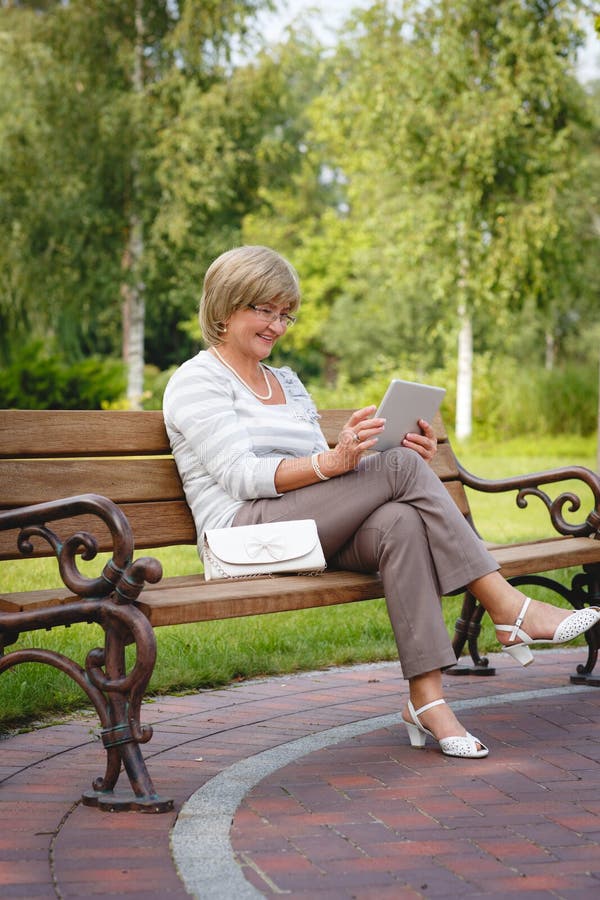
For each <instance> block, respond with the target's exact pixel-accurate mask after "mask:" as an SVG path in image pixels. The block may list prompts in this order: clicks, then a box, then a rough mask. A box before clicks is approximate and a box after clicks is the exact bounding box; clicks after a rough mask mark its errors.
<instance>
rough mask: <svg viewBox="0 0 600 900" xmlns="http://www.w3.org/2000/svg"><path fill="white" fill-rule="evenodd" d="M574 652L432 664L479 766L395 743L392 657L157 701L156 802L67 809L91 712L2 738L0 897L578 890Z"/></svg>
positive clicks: (592, 850) (586, 851)
mask: <svg viewBox="0 0 600 900" xmlns="http://www.w3.org/2000/svg"><path fill="white" fill-rule="evenodd" d="M584 657H585V651H584V650H583V649H582V648H578V649H574V650H555V651H544V652H543V653H538V654H537V655H536V664H535V665H534V666H532V667H530V668H529V669H527V670H524V669H522V668H521V667H520V666H517V665H516V664H514V663H513V662H512V660H510V659H504V658H503V657H502V658H501V657H499V656H498V657H494V658H493V664H494V665H496V667H497V672H498V674H497V675H496V676H495V677H492V678H476V677H465V678H452V677H450V676H446V678H445V682H446V691H447V696H448V699H450V700H452V701H454V702H455V704H456V706H457V707H458V708H459V709H460V713H459V714H460V718H461V720H462V721H463V723H464V724H465V725H466V727H467V728H469V729H470V730H471V731H473V732H474V733H475V734H477V735H478V736H479V737H480V738H481V739H482V740H483V741H484V742H485V743H486V744H488V746H489V747H490V756H489V757H488V758H487V759H484V760H473V761H466V760H456V759H449V758H446V757H443V756H442V755H441V754H440V753H439V751H438V750H437V749H436V748H435V747H434V746H433V744H428V745H427V749H426V750H415V749H412V748H410V747H409V744H408V738H407V735H406V732H405V730H404V729H403V727H402V726H401V724H399V723H398V716H397V713H398V710H399V709H400V707H401V705H402V702H403V699H404V697H405V695H406V686H405V683H404V681H403V680H402V679H401V677H400V674H399V670H398V666H397V665H395V664H383V665H377V666H370V667H357V668H349V669H341V670H340V669H336V670H331V671H327V672H316V673H309V674H302V675H296V676H290V677H286V678H273V679H266V680H260V681H251V682H246V683H243V684H239V685H236V686H232V687H230V688H227V689H226V690H216V691H203V692H201V693H199V694H194V695H188V696H183V697H166V698H160V699H158V700H156V701H155V702H153V703H148V704H146V705H145V706H144V711H143V721H144V722H152V724H153V725H154V729H155V731H154V737H153V738H152V741H151V742H150V744H148V745H146V747H145V748H144V751H145V755H146V758H147V759H148V764H149V769H150V773H151V775H152V778H153V780H154V783H155V785H156V786H157V789H158V790H159V792H160V793H161V794H163V795H165V796H171V797H173V798H174V799H175V804H176V809H175V812H173V813H166V814H162V815H143V814H139V813H122V814H110V813H101V812H99V811H98V810H95V809H90V808H88V807H84V806H83V805H81V804H80V803H79V799H78V798H79V796H80V794H81V792H82V791H84V790H87V789H88V788H89V787H90V785H91V781H92V779H93V778H94V777H96V776H97V775H99V774H102V772H103V750H102V747H101V745H100V744H99V742H98V741H97V739H96V737H95V731H96V720H95V718H94V717H92V716H79V717H76V718H74V719H72V720H69V721H68V722H65V723H63V724H57V725H53V726H51V727H47V728H42V729H39V730H36V731H33V732H30V733H25V734H21V735H14V736H11V737H10V738H7V739H5V740H2V741H0V750H1V751H2V755H1V757H0V817H1V819H0V821H1V822H2V828H1V830H0V897H2V898H3V900H12V898H18V897H26V898H32V900H33V898H57V897H58V898H84V897H94V898H101V897H111V896H113V897H114V896H119V897H124V898H128V900H133V898H138V897H139V898H142V897H144V898H148V897H157V898H158V897H169V898H183V897H187V896H189V893H190V892H191V893H193V894H194V895H196V896H201V897H203V898H204V897H214V898H217V897H219V898H222V900H240V898H243V897H260V896H266V897H271V896H274V895H276V894H281V893H284V894H286V895H287V896H291V897H294V898H304V897H306V898H308V897H311V898H320V900H327V898H336V900H338V898H339V900H341V898H357V900H366V898H370V897H373V898H375V897H376V898H377V900H380V898H386V897H392V896H393V897H394V898H404V897H411V898H415V897H424V898H426V897H438V898H440V897H441V898H454V897H465V896H466V897H470V898H477V897H486V898H500V897H507V896H510V895H513V894H515V895H516V894H519V895H524V896H526V897H527V898H531V900H534V898H536V897H564V898H573V900H574V898H592V897H597V896H598V895H599V894H600V853H599V846H598V845H599V843H600V790H599V788H600V765H599V764H598V763H599V760H600V689H598V688H585V687H583V688H581V687H571V686H569V683H568V676H569V674H570V673H571V672H573V671H574V669H575V665H576V663H577V662H580V661H582V659H583V658H584ZM211 810H212V812H211ZM207 811H208V815H207ZM232 819H233V822H232V821H231V820H232ZM173 826H175V827H173ZM177 867H179V871H178V868H177ZM188 889H189V892H188Z"/></svg>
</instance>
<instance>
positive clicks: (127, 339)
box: [121, 0, 146, 409]
mask: <svg viewBox="0 0 600 900" xmlns="http://www.w3.org/2000/svg"><path fill="white" fill-rule="evenodd" d="M135 35H136V37H135V48H134V61H133V77H132V83H133V94H134V102H135V104H136V106H139V103H140V102H141V99H142V94H143V90H144V72H143V54H144V23H143V19H142V0H136V3H135ZM138 168H139V167H138V158H137V155H136V153H135V151H134V155H133V157H132V160H131V196H130V212H129V229H128V232H129V233H128V238H127V246H126V247H125V251H124V253H123V270H124V272H123V274H124V280H123V283H122V285H121V297H122V300H123V359H124V361H125V365H126V366H127V400H128V402H129V406H130V408H131V409H141V405H142V394H143V392H144V323H145V315H146V304H145V297H144V290H145V285H144V282H143V281H142V278H141V270H142V258H143V254H144V232H143V226H142V220H141V217H140V215H139V212H138V209H137V203H138V196H137V193H138V191H137V188H138Z"/></svg>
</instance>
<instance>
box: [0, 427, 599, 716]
mask: <svg viewBox="0 0 600 900" xmlns="http://www.w3.org/2000/svg"><path fill="white" fill-rule="evenodd" d="M542 448H543V453H542V452H541V450H542ZM492 452H493V455H492ZM458 453H459V456H460V459H461V462H462V463H463V465H465V466H466V468H468V469H469V470H470V471H471V472H473V473H474V474H476V475H480V476H483V477H494V478H498V477H503V476H509V475H514V474H518V473H522V472H531V471H541V470H544V469H550V468H555V467H557V466H563V465H567V464H570V465H572V464H578V465H585V466H588V467H590V468H591V467H592V466H593V464H594V456H595V444H594V441H593V440H592V439H587V440H584V439H577V441H576V442H575V443H573V442H572V441H570V440H569V441H567V440H566V439H555V440H550V441H548V440H544V442H543V444H542V443H541V442H540V443H539V444H535V445H533V444H530V443H528V442H526V441H511V442H507V443H506V444H505V445H504V447H503V448H502V452H499V450H498V446H497V445H493V447H492V446H491V445H490V447H488V446H486V445H485V444H469V445H467V446H465V447H461V448H458ZM554 493H556V491H555V492H554ZM590 496H591V495H590ZM470 502H471V506H472V509H473V513H474V516H475V521H476V523H477V525H478V528H479V530H480V533H481V534H482V536H483V537H485V538H486V540H490V541H494V542H510V541H515V540H521V539H527V538H534V537H541V536H544V535H546V534H547V535H550V534H551V531H552V530H551V526H550V524H549V517H548V513H547V511H546V509H545V507H544V505H543V503H541V501H539V500H538V499H536V498H532V499H531V501H530V503H529V506H528V508H527V509H525V510H520V509H518V508H517V506H516V505H515V500H514V494H511V495H507V496H506V497H504V496H500V495H487V496H484V495H478V494H474V492H470ZM590 502H591V501H589V500H588V501H586V503H587V506H588V507H589V503H590ZM584 505H585V504H584ZM575 520H576V521H577V517H576V516H575ZM143 555H156V556H158V557H159V558H160V560H161V562H162V564H163V568H164V571H165V575H167V576H169V575H183V574H190V573H193V572H198V571H199V570H200V565H199V561H198V558H197V555H196V550H195V548H194V547H176V548H167V549H161V550H156V551H144V554H143ZM100 565H101V564H100V563H99V562H98V560H96V561H94V562H93V563H88V564H86V565H85V566H83V567H82V568H83V570H84V571H86V570H89V573H90V574H97V572H98V571H99V568H100ZM573 574H574V573H573V572H562V573H560V575H559V578H560V580H562V581H563V582H564V583H568V582H569V581H570V578H571V577H572V575H573ZM0 584H1V585H2V589H3V590H5V591H8V592H10V591H18V590H31V589H35V588H42V587H49V586H56V585H58V584H60V578H59V577H58V574H57V567H56V563H55V561H54V560H51V559H45V560H19V561H16V562H4V563H0ZM530 593H531V594H532V595H533V596H537V597H540V598H542V597H543V596H544V593H543V591H542V590H541V589H536V588H532V589H531V591H530ZM548 599H551V598H549V597H548ZM461 602H462V601H461V598H445V599H444V601H443V609H444V615H445V619H446V623H447V625H448V628H449V630H450V632H453V630H454V622H455V621H456V618H457V617H458V615H459V612H460V606H461ZM157 640H158V661H157V665H156V669H155V672H154V675H153V678H152V682H151V685H150V690H151V692H155V693H164V692H173V691H186V690H194V689H197V688H201V687H214V686H218V685H225V684H229V683H231V682H232V681H235V680H238V679H246V678H251V677H256V676H261V675H270V674H275V673H280V674H281V673H287V672H295V671H300V670H310V669H314V668H322V667H326V666H338V665H348V664H352V663H361V662H372V661H375V660H391V659H396V658H397V654H396V647H395V644H394V640H393V637H392V632H391V628H390V624H389V620H388V617H387V613H386V610H385V602H384V601H383V600H373V601H368V602H364V603H352V604H345V605H342V606H337V607H328V608H326V609H315V610H303V611H301V612H291V613H279V614H277V615H270V616H252V617H248V618H241V619H231V620H226V621H222V622H208V623H201V624H197V625H181V626H173V627H169V628H158V629H157ZM102 643H103V635H102V631H101V629H100V628H99V627H98V626H95V625H74V626H71V627H70V628H62V627H61V628H56V629H54V630H53V631H52V632H49V633H47V632H33V633H30V634H24V635H22V637H21V638H20V640H19V643H18V644H17V645H15V646H22V647H25V646H27V647H28V646H43V647H47V648H51V649H54V650H58V651H60V652H62V653H64V654H65V655H67V656H70V657H71V658H73V659H75V660H77V661H78V662H79V663H80V664H82V665H83V663H84V660H85V657H86V655H87V653H88V651H89V650H90V648H92V647H94V646H101V645H102ZM479 646H480V649H481V650H482V652H487V651H489V650H492V649H498V645H497V644H496V642H495V640H494V634H493V629H492V627H491V623H490V622H488V621H486V620H485V619H484V626H483V629H482V635H481V638H480V642H479ZM85 702H86V698H85V697H84V696H83V695H82V694H81V691H80V690H79V688H78V687H77V686H76V685H75V684H74V683H73V682H72V681H70V679H68V678H67V677H66V676H64V675H63V674H62V673H60V672H58V671H57V670H55V669H53V668H50V667H49V666H43V665H38V664H28V665H19V666H15V667H14V668H13V669H9V670H8V671H7V672H5V673H4V674H3V675H2V677H1V678H0V727H4V728H7V727H12V726H14V725H15V724H17V723H23V724H26V723H28V722H31V721H32V720H33V719H39V718H42V717H47V716H50V715H56V714H59V713H63V712H67V711H69V710H73V709H76V708H78V707H81V706H82V705H84V704H85Z"/></svg>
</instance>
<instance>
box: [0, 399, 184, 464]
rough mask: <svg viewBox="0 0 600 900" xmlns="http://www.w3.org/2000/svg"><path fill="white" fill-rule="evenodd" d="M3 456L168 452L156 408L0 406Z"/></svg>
mask: <svg viewBox="0 0 600 900" xmlns="http://www.w3.org/2000/svg"><path fill="white" fill-rule="evenodd" d="M0 435H2V440H1V441H0V457H2V458H4V459H10V458H13V457H14V458H21V457H23V458H27V457H52V456H129V455H134V456H140V455H142V454H144V453H170V452H171V448H170V446H169V441H168V439H167V434H166V431H165V425H164V421H163V417H162V413H161V412H160V411H158V410H151V411H142V412H129V411H127V410H123V411H122V410H84V411H77V410H53V409H50V410H39V409H35V410H28V409H2V410H0Z"/></svg>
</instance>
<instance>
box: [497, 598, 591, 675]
mask: <svg viewBox="0 0 600 900" xmlns="http://www.w3.org/2000/svg"><path fill="white" fill-rule="evenodd" d="M530 603H531V597H525V602H524V604H523V606H522V607H521V612H520V613H519V615H518V616H517V618H516V621H515V624H514V625H496V626H495V628H496V631H509V632H510V641H511V644H510V645H509V644H504V645H503V647H502V650H503V652H504V653H509V654H510V655H511V656H512V658H513V659H516V661H517V662H520V663H521V665H522V666H528V665H529V664H530V663H532V662H533V653H532V652H531V650H530V649H529V646H530V644H566V643H567V641H572V640H573V639H574V638H576V637H579V635H580V634H583V633H584V632H585V631H587V630H588V629H589V628H592V627H593V626H594V625H596V624H597V623H598V622H600V608H598V607H597V606H588V607H587V608H586V609H578V610H577V611H576V612H574V613H571V615H570V616H567V618H566V619H563V621H562V622H561V623H560V625H559V626H558V628H557V629H556V631H555V632H554V635H553V636H552V637H551V638H538V639H535V640H534V639H533V638H530V637H529V635H528V634H527V632H526V631H523V630H522V628H521V625H522V624H523V619H524V618H525V613H526V612H527V609H528V607H529V604H530ZM517 638H518V639H519V641H520V643H519V644H515V643H513V642H514V641H515V640H516V639H517Z"/></svg>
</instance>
